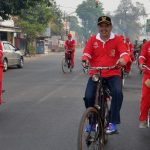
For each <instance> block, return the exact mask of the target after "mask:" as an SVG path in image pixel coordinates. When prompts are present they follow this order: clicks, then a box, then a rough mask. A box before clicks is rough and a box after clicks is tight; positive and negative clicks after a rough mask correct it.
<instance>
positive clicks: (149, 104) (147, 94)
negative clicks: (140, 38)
mask: <svg viewBox="0 0 150 150" xmlns="http://www.w3.org/2000/svg"><path fill="white" fill-rule="evenodd" d="M143 65H146V66H148V67H149V68H150V41H149V42H146V43H144V45H143V47H142V51H141V54H140V57H139V67H140V69H141V70H143V73H144V76H143V80H142V98H141V105H140V117H139V120H140V124H139V128H146V127H148V126H147V121H148V112H149V110H150V71H149V70H147V69H145V68H144V67H143Z"/></svg>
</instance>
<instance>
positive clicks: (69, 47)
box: [64, 34, 76, 68]
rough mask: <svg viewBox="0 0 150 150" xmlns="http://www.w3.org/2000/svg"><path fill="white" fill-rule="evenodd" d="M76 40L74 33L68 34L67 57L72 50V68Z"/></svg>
mask: <svg viewBox="0 0 150 150" xmlns="http://www.w3.org/2000/svg"><path fill="white" fill-rule="evenodd" d="M75 44H76V42H75V40H74V39H72V34H68V39H67V40H66V41H65V45H64V48H65V58H66V57H67V54H68V53H69V52H71V65H72V68H73V67H74V53H75Z"/></svg>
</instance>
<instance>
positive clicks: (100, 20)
mask: <svg viewBox="0 0 150 150" xmlns="http://www.w3.org/2000/svg"><path fill="white" fill-rule="evenodd" d="M101 23H107V24H110V25H111V24H112V23H111V19H110V17H108V16H100V17H99V18H98V22H97V25H100V24H101Z"/></svg>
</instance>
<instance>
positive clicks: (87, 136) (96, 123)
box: [78, 107, 103, 150]
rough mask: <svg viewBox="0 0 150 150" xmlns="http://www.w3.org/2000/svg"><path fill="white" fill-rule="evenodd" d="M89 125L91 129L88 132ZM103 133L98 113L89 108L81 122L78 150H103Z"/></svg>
mask: <svg viewBox="0 0 150 150" xmlns="http://www.w3.org/2000/svg"><path fill="white" fill-rule="evenodd" d="M89 125H90V126H91V128H90V129H89V131H88V132H87V131H86V127H87V126H89ZM94 129H95V130H94ZM102 133H103V127H102V122H101V119H100V117H99V114H98V111H97V110H96V109H95V108H94V107H90V108H88V109H87V110H86V111H85V112H84V114H83V116H82V118H81V121H80V126H79V131H78V150H102V147H103V142H102Z"/></svg>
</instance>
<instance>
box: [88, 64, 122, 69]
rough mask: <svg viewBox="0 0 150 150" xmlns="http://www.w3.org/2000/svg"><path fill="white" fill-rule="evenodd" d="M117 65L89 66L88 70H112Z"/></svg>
mask: <svg viewBox="0 0 150 150" xmlns="http://www.w3.org/2000/svg"><path fill="white" fill-rule="evenodd" d="M118 67H119V66H118V65H117V64H116V65H114V66H110V67H89V70H112V69H116V68H118Z"/></svg>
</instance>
